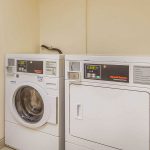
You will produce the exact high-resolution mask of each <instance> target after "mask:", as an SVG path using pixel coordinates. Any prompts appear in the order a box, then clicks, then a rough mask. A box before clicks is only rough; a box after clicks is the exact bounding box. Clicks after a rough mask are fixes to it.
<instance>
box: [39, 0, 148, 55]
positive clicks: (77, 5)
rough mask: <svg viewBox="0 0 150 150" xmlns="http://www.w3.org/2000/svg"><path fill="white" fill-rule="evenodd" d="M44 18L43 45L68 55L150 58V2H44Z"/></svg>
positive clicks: (42, 1)
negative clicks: (86, 54)
mask: <svg viewBox="0 0 150 150" xmlns="http://www.w3.org/2000/svg"><path fill="white" fill-rule="evenodd" d="M86 2H87V3H86ZM86 9H87V16H86V14H85V12H86ZM40 15H41V21H40V25H41V32H40V34H41V44H43V43H45V44H48V45H53V46H56V47H58V48H61V49H62V50H63V51H64V52H65V53H67V54H68V53H77V54H80V53H83V54H85V52H86V50H87V53H88V54H109V55H110V54H112V55H150V42H149V39H150V19H149V18H150V1H149V0H125V1H122V0H40ZM86 17H87V23H86ZM86 26H87V28H86ZM86 29H87V32H85V31H86ZM86 34H87V43H86V39H85V37H86ZM86 47H87V49H86Z"/></svg>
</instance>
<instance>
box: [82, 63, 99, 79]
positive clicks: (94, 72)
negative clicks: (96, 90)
mask: <svg viewBox="0 0 150 150" xmlns="http://www.w3.org/2000/svg"><path fill="white" fill-rule="evenodd" d="M84 67H85V72H84V77H85V79H95V80H99V79H100V78H101V65H97V64H85V66H84Z"/></svg>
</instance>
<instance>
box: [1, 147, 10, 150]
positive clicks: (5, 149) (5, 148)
mask: <svg viewBox="0 0 150 150" xmlns="http://www.w3.org/2000/svg"><path fill="white" fill-rule="evenodd" d="M0 150H13V149H11V148H7V147H4V148H2V149H0Z"/></svg>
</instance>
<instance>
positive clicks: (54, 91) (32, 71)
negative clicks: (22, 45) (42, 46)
mask: <svg viewBox="0 0 150 150" xmlns="http://www.w3.org/2000/svg"><path fill="white" fill-rule="evenodd" d="M64 111H65V109H64V56H63V55H44V54H43V55H42V54H26V55H24V54H19V55H18V54H10V55H7V57H6V73H5V144H6V145H8V146H10V147H12V148H15V149H17V150H64V145H65V144H64V143H65V142H64V132H65V127H64Z"/></svg>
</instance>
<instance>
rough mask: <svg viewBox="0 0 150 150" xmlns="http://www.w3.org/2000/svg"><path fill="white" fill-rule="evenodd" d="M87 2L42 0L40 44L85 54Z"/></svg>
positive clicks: (77, 0) (66, 51)
mask: <svg viewBox="0 0 150 150" xmlns="http://www.w3.org/2000/svg"><path fill="white" fill-rule="evenodd" d="M85 2H86V0H40V43H41V44H47V45H49V46H51V45H52V46H54V47H57V48H60V49H62V50H63V52H64V53H67V54H69V53H76V54H81V53H85V31H86V30H85V25H86V24H85V23H86V19H85V13H86V7H85V6H86V5H85Z"/></svg>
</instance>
